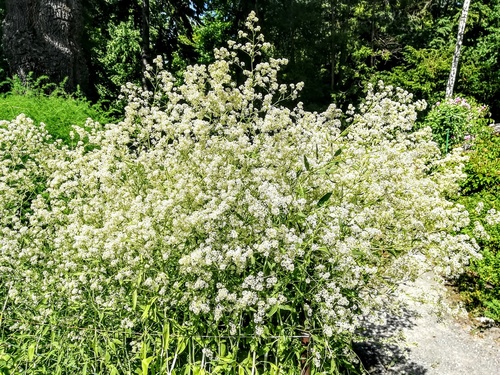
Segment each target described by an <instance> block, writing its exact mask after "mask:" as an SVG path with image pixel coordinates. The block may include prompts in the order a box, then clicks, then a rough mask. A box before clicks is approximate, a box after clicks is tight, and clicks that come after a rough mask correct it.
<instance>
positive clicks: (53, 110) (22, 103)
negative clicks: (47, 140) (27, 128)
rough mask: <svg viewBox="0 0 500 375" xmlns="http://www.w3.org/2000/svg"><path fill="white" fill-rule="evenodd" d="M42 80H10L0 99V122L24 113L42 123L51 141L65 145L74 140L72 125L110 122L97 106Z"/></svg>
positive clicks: (109, 117) (107, 116)
mask: <svg viewBox="0 0 500 375" xmlns="http://www.w3.org/2000/svg"><path fill="white" fill-rule="evenodd" d="M45 79H46V78H44V77H42V78H41V79H38V80H37V81H35V82H33V81H31V80H28V82H27V83H23V82H21V80H20V79H18V78H14V79H12V80H11V81H10V86H11V88H10V91H9V93H7V94H4V95H2V96H0V119H2V120H12V119H15V118H16V117H17V116H18V115H19V114H21V113H24V114H25V115H26V116H28V117H29V118H31V119H33V121H34V122H35V123H37V124H38V123H40V122H43V123H45V125H46V129H47V131H48V132H49V134H50V135H51V136H52V138H53V139H61V140H62V141H63V142H64V143H66V144H71V143H73V142H74V141H73V140H72V139H71V136H70V133H71V132H72V131H73V128H72V127H73V125H79V126H84V125H85V122H86V121H87V119H88V118H92V119H94V120H95V121H99V122H102V123H108V122H113V121H114V119H112V118H111V116H109V115H108V114H106V113H105V112H104V111H103V110H102V109H101V108H100V107H99V106H97V105H91V104H90V103H89V102H88V101H87V100H85V99H84V98H83V97H82V96H81V95H80V96H79V95H77V96H76V97H72V96H70V95H68V94H66V93H65V92H64V91H63V90H62V89H61V87H62V86H63V84H61V85H60V86H57V85H54V84H47V83H45V82H44V80H45Z"/></svg>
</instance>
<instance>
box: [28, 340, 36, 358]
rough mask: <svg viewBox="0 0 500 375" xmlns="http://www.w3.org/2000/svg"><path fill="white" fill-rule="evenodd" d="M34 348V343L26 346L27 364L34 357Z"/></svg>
mask: <svg viewBox="0 0 500 375" xmlns="http://www.w3.org/2000/svg"><path fill="white" fill-rule="evenodd" d="M35 347H36V345H35V343H33V344H31V345H30V346H28V362H31V361H32V360H33V358H34V357H35Z"/></svg>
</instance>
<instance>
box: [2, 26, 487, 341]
mask: <svg viewBox="0 0 500 375" xmlns="http://www.w3.org/2000/svg"><path fill="white" fill-rule="evenodd" d="M250 25H253V22H252V21H251V22H250ZM256 35H257V36H256ZM242 37H243V38H247V39H245V40H248V43H246V42H242V43H230V44H229V46H230V48H229V50H226V49H221V50H219V51H218V52H217V54H216V55H217V59H216V61H215V62H214V63H213V64H211V65H209V66H199V65H195V66H191V67H189V68H188V69H187V71H186V72H185V74H184V79H183V83H182V84H180V85H179V84H176V83H175V79H174V77H173V76H172V75H171V74H169V73H167V72H165V71H164V70H159V71H158V72H156V73H155V72H153V70H152V69H150V70H149V71H148V75H149V76H150V77H151V79H152V80H153V87H154V90H152V91H144V90H142V89H141V88H139V87H136V86H134V85H131V84H130V85H127V87H126V88H125V91H124V92H125V96H126V97H127V99H128V106H127V108H126V117H125V119H124V120H123V121H122V122H120V123H119V124H116V125H106V126H100V125H99V124H92V123H89V124H88V125H89V126H91V127H93V129H92V130H91V131H89V132H86V131H84V130H83V129H75V130H76V131H77V132H78V133H79V134H80V139H84V138H86V139H88V143H89V145H93V146H92V147H90V146H89V145H84V144H83V143H79V144H78V145H77V146H76V147H75V148H73V149H69V148H66V147H62V146H60V145H57V144H49V143H47V142H43V140H44V138H47V136H46V134H45V133H44V131H43V128H42V129H41V128H39V127H35V126H33V124H32V123H31V121H30V120H28V119H26V118H25V117H22V116H20V117H18V118H17V119H16V120H15V121H13V122H3V123H0V144H1V146H0V163H1V164H0V165H1V171H2V174H1V177H0V194H1V196H2V201H1V203H0V213H1V217H0V220H1V224H2V227H1V228H0V231H1V232H0V233H1V237H0V248H1V252H0V279H1V283H0V285H2V286H1V287H0V288H1V292H0V293H1V296H2V298H4V299H7V300H6V301H1V304H2V305H4V306H6V309H7V312H8V313H10V314H12V315H11V316H14V317H15V314H16V313H15V312H16V311H23V313H24V314H28V312H27V311H29V312H30V314H32V315H33V316H34V317H38V316H39V315H40V314H42V311H49V310H47V309H48V308H50V309H51V310H50V311H61V310H64V309H66V310H67V313H65V314H64V319H68V321H71V319H73V321H71V322H72V323H74V324H83V323H82V322H87V321H90V320H91V319H92V318H91V317H92V316H94V315H95V314H96V311H99V312H100V313H102V314H105V315H106V319H105V322H106V324H109V325H113V326H114V327H123V328H124V329H130V328H132V327H136V326H137V325H138V324H140V322H141V321H144V320H145V319H146V320H147V319H148V318H147V317H148V311H152V310H151V309H148V310H147V311H146V310H145V308H144V306H151V305H154V306H155V311H164V312H165V314H166V316H167V317H168V318H169V319H177V320H178V323H179V324H180V325H182V324H189V321H190V320H192V319H202V321H203V322H206V323H207V324H213V325H214V326H215V327H217V330H219V332H223V331H224V330H227V332H228V333H229V334H234V333H235V332H236V330H237V329H239V328H237V327H240V325H242V324H248V325H250V326H251V327H253V328H252V329H253V332H256V333H257V334H265V332H266V330H265V329H266V327H267V328H269V327H270V326H272V325H273V324H278V323H276V322H277V321H278V320H276V319H277V316H278V315H279V316H280V319H284V318H283V317H284V316H290V317H294V318H293V319H292V318H290V319H291V320H293V321H295V322H298V323H296V324H300V325H301V326H302V327H303V328H302V329H306V330H317V331H318V332H322V333H323V334H325V335H326V336H329V337H330V336H335V335H338V334H345V333H346V332H352V331H353V330H354V328H355V326H356V324H357V319H358V317H359V316H360V315H361V313H362V312H363V311H366V310H367V309H370V306H372V305H373V303H374V302H373V301H375V300H377V298H376V297H377V295H378V294H381V293H385V291H386V286H387V285H389V286H391V285H392V286H393V285H397V284H398V283H399V282H400V281H401V280H402V279H404V278H408V277H414V276H415V275H417V274H419V273H421V272H424V271H425V270H426V269H428V268H430V267H438V269H439V270H442V271H443V272H445V273H453V272H458V271H460V270H461V268H462V266H463V265H464V264H465V263H466V262H467V261H468V259H469V258H470V257H471V256H475V255H476V250H477V249H476V246H475V244H474V242H473V241H471V240H470V239H469V238H468V237H466V236H463V235H457V234H456V233H457V231H458V230H459V229H460V228H461V227H463V226H464V225H467V224H468V215H467V212H466V211H465V210H464V208H463V207H460V206H456V205H455V204H453V203H451V202H449V201H447V200H446V199H445V196H446V195H449V194H450V193H453V192H455V191H456V190H457V189H458V186H457V181H458V180H459V179H460V178H462V177H463V173H462V172H461V167H462V161H463V159H462V157H461V156H460V154H458V153H451V154H449V155H447V156H446V157H445V158H441V156H440V153H439V149H438V147H437V146H436V144H435V143H434V142H433V141H432V140H431V134H430V132H429V130H428V129H422V130H417V131H414V130H413V124H414V122H415V119H416V110H418V109H419V108H421V107H422V103H416V104H413V103H412V98H411V96H410V95H409V94H408V93H406V92H404V91H402V90H400V89H394V88H392V87H384V86H383V84H379V86H378V87H377V88H376V89H374V88H371V89H370V90H369V93H368V96H367V99H366V101H365V102H364V104H363V105H362V106H361V107H360V108H359V109H358V110H355V109H354V108H351V109H350V111H351V112H352V116H350V117H346V118H347V120H348V122H349V123H350V125H349V127H348V128H347V129H346V130H343V129H342V128H341V121H340V117H341V116H349V115H347V114H346V115H344V114H342V113H341V111H339V110H338V109H337V108H335V106H333V105H332V106H331V107H330V108H329V109H328V110H327V111H325V112H324V113H310V112H307V111H305V110H303V108H302V106H301V105H300V104H299V105H297V106H296V107H295V108H293V109H289V108H287V107H285V106H282V105H280V104H279V103H280V101H281V100H284V99H286V98H294V97H295V96H296V95H297V92H298V91H299V90H300V88H301V85H296V86H286V85H281V84H279V83H278V82H277V76H278V72H279V69H280V67H281V66H282V65H283V64H284V63H285V61H283V60H278V59H269V60H265V59H263V58H259V59H258V61H259V62H257V60H256V59H255V56H258V55H259V54H262V55H264V54H265V51H267V50H268V49H269V46H268V45H267V44H266V43H265V42H263V38H262V37H261V36H260V35H258V29H251V30H250V34H244V35H242ZM241 52H244V53H246V54H247V57H248V59H247V60H248V61H250V63H249V62H248V61H245V60H244V58H243V57H241V56H240V55H241ZM261 59H262V60H264V61H260V60H261ZM244 62H246V64H244ZM155 63H156V66H161V59H160V58H158V59H157V60H156V61H155ZM245 66H248V68H246V67H245ZM238 67H242V68H243V76H244V77H245V78H244V80H243V81H242V82H236V81H235V80H234V79H233V75H232V72H233V71H234V70H235V69H237V68H238ZM37 184H40V188H39V187H38V185H37ZM493 216H495V215H492V217H493ZM366 295H369V296H370V298H366ZM28 307H29V308H28ZM23 309H25V310H23ZM287 314H288V315H287ZM6 315H8V314H5V315H4V316H6ZM44 319H45V317H44ZM75 322H78V323H75Z"/></svg>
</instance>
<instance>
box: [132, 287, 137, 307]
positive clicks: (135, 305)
mask: <svg viewBox="0 0 500 375" xmlns="http://www.w3.org/2000/svg"><path fill="white" fill-rule="evenodd" d="M136 307H137V289H134V291H133V292H132V310H135V308H136Z"/></svg>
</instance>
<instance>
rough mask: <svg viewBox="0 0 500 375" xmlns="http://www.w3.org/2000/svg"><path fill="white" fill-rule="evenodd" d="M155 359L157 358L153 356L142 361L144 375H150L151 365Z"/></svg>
mask: <svg viewBox="0 0 500 375" xmlns="http://www.w3.org/2000/svg"><path fill="white" fill-rule="evenodd" d="M154 359H155V356H151V357H148V358H144V359H143V360H142V361H141V364H142V375H148V372H149V365H150V363H151V362H152V361H153V360H154Z"/></svg>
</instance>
